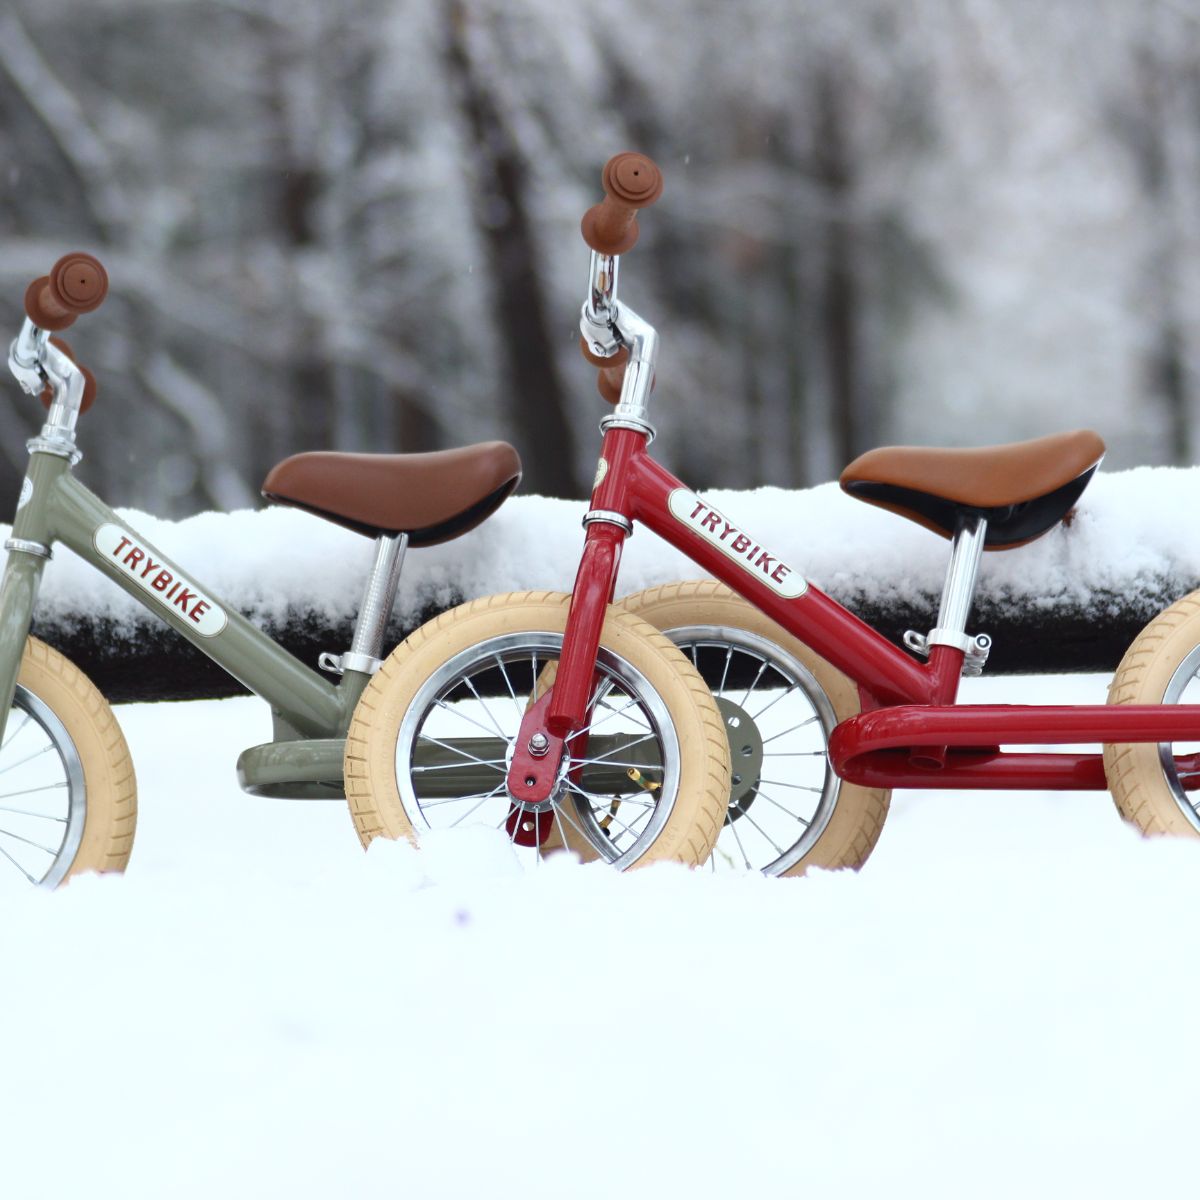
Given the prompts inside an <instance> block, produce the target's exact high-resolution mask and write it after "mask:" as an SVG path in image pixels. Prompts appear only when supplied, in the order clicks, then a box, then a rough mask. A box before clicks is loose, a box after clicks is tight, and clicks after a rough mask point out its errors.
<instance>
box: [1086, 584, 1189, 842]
mask: <svg viewBox="0 0 1200 1200" xmlns="http://www.w3.org/2000/svg"><path fill="white" fill-rule="evenodd" d="M1108 702H1109V703H1110V704H1200V592H1192V593H1191V595H1189V596H1184V597H1183V599H1182V600H1177V601H1176V602H1175V603H1174V604H1172V605H1171V606H1170V607H1169V608H1166V609H1164V610H1163V611H1162V612H1161V613H1159V614H1158V616H1157V617H1155V618H1154V620H1152V621H1151V622H1150V624H1149V625H1147V626H1146V628H1145V629H1143V630H1142V632H1141V633H1140V634H1138V636H1137V637H1136V638H1135V639H1134V641H1133V644H1132V645H1131V646H1130V647H1129V649H1128V650H1126V652H1125V657H1124V658H1123V659H1122V660H1121V664H1120V666H1118V667H1117V673H1116V674H1115V675H1114V676H1113V681H1112V683H1111V685H1110V686H1109V689H1108ZM1104 773H1105V776H1106V777H1107V780H1108V787H1109V791H1111V792H1112V796H1113V800H1115V801H1116V805H1117V808H1118V809H1119V810H1120V812H1121V815H1122V816H1123V817H1124V818H1125V819H1126V820H1127V821H1132V822H1133V823H1134V824H1135V825H1137V826H1138V828H1139V829H1141V831H1142V832H1143V833H1147V834H1164V833H1170V834H1183V835H1185V836H1190V837H1198V836H1200V813H1198V812H1197V806H1198V805H1200V738H1198V739H1196V740H1195V741H1189V742H1175V743H1167V742H1161V743H1155V742H1141V743H1125V744H1121V743H1115V744H1112V745H1107V746H1105V747H1104Z"/></svg>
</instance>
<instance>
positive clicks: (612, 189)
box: [580, 150, 663, 254]
mask: <svg viewBox="0 0 1200 1200" xmlns="http://www.w3.org/2000/svg"><path fill="white" fill-rule="evenodd" d="M600 180H601V182H602V183H603V185H604V199H603V200H601V201H600V203H599V204H594V205H593V206H592V207H591V208H589V209H588V210H587V212H586V213H584V215H583V221H582V222H581V224H580V228H581V229H582V231H583V240H584V241H585V242H587V244H588V245H589V246H590V247H591V248H592V249H593V250H595V251H596V252H597V253H598V254H624V253H625V252H626V251H627V250H632V249H633V246H634V244H635V243H636V242H637V239H638V224H637V215H638V210H639V209H642V208H646V207H647V206H648V205H651V204H653V203H654V202H655V200H657V199H658V198H659V196H661V195H662V189H663V178H662V172H661V171H660V170H659V169H658V167H657V166H655V164H654V162H653V160H651V159H649V158H647V157H646V156H645V155H644V154H634V153H633V152H632V151H628V150H627V151H626V152H625V153H624V154H617V155H614V156H613V157H612V158H610V159H609V160H608V162H606V163H605V164H604V170H603V172H602V173H601V175H600Z"/></svg>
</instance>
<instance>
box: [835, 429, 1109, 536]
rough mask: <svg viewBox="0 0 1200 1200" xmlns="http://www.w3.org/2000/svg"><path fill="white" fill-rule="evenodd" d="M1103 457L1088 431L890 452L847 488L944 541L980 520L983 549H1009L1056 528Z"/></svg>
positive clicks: (861, 463)
mask: <svg viewBox="0 0 1200 1200" xmlns="http://www.w3.org/2000/svg"><path fill="white" fill-rule="evenodd" d="M1103 457H1104V442H1103V441H1102V439H1101V438H1100V436H1099V434H1096V433H1093V432H1092V431H1091V430H1090V429H1079V430H1076V431H1074V432H1073V433H1055V434H1051V435H1050V436H1049V437H1041V438H1034V439H1033V440H1032V441H1028V442H1012V443H1010V444H1008V445H1005V446H981V447H979V448H977V449H967V450H952V449H929V448H927V447H923V446H885V447H882V448H880V449H878V450H868V451H867V452H866V454H861V455H859V457H858V458H856V459H855V460H854V461H853V462H852V463H851V464H850V465H849V466H848V467H847V468H846V469H845V470H844V471H843V472H842V476H841V485H842V489H843V491H845V492H847V493H848V494H849V495H851V496H853V497H855V498H856V499H858V500H865V501H866V502H867V503H868V504H874V505H877V506H878V507H879V508H886V509H887V510H888V511H889V512H894V513H898V514H899V515H900V516H902V517H907V518H908V519H909V520H910V521H916V522H917V524H918V525H924V526H925V528H926V529H931V530H933V532H934V533H939V534H941V535H942V536H943V537H953V536H954V531H955V529H956V528H957V527H958V524H959V519H960V518H961V517H962V516H965V515H977V516H981V517H983V518H984V520H986V521H987V536H986V541H985V543H984V548H985V549H987V550H1008V549H1011V548H1012V547H1014V546H1021V545H1024V544H1025V543H1026V542H1031V541H1033V539H1034V538H1038V537H1041V536H1042V534H1044V533H1046V532H1047V531H1048V530H1050V529H1053V528H1054V526H1055V525H1057V524H1058V523H1059V522H1060V521H1061V520H1062V519H1063V518H1064V517H1065V516H1066V515H1067V513H1069V512H1070V511H1071V509H1072V508H1073V507H1074V505H1075V502H1076V501H1077V500H1078V499H1079V497H1080V496H1081V495H1082V494H1083V489H1084V488H1085V487H1087V485H1088V481H1089V480H1090V479H1091V477H1092V476H1093V475H1094V474H1095V472H1096V468H1097V467H1098V466H1099V465H1100V460H1101V459H1102V458H1103Z"/></svg>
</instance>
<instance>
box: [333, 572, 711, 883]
mask: <svg viewBox="0 0 1200 1200" xmlns="http://www.w3.org/2000/svg"><path fill="white" fill-rule="evenodd" d="M569 604H570V597H569V596H567V595H563V594H560V593H556V592H518V593H513V594H510V595H501V596H489V597H486V598H484V599H482V600H475V601H473V602H471V603H469V604H464V605H462V606H460V607H459V608H456V609H452V610H451V611H449V612H446V613H443V614H442V615H441V616H439V617H437V618H435V619H434V620H432V621H430V622H429V623H428V624H426V625H424V626H422V627H421V628H420V629H418V630H417V631H416V632H415V633H413V634H412V635H411V636H410V637H409V638H408V639H407V640H406V641H404V642H403V643H402V644H401V645H400V646H398V647H397V648H396V650H395V651H393V653H392V654H391V655H390V656H389V657H388V659H387V660H386V661H385V662H384V664H383V666H382V667H381V668H380V669H379V671H378V672H377V673H376V675H375V676H374V677H373V678H372V680H371V682H370V684H369V685H368V686H367V689H366V690H365V691H364V693H363V695H362V698H361V699H360V700H359V702H358V706H357V707H356V709H355V711H354V718H353V721H352V722H351V725H350V730H349V733H348V736H347V739H346V756H345V782H346V797H347V799H348V801H349V804H350V811H351V815H352V816H353V818H354V824H355V827H356V828H357V830H358V835H359V838H360V839H361V840H362V843H363V845H364V846H366V845H368V844H369V843H370V842H371V841H372V839H374V838H376V837H388V838H408V839H409V840H410V841H413V842H414V843H415V842H417V841H419V839H420V836H421V835H422V833H424V832H425V831H426V830H428V829H431V828H443V827H450V826H461V825H462V824H466V823H467V822H468V821H480V822H482V823H484V824H491V825H493V826H495V827H498V828H504V827H505V819H506V816H507V815H508V814H510V813H511V811H512V810H511V804H510V801H509V799H508V797H507V793H506V791H505V789H504V778H505V770H506V768H505V764H504V759H503V757H501V756H500V755H498V754H496V753H495V752H494V751H493V752H491V754H490V756H489V761H488V762H486V763H483V765H482V766H480V765H479V764H480V763H482V759H481V758H480V757H479V755H478V754H476V755H475V757H474V759H473V766H472V769H475V770H476V771H477V773H478V772H481V771H490V772H491V774H490V775H489V776H488V779H487V782H488V783H491V782H492V781H493V780H494V781H495V782H494V785H493V789H492V792H491V793H490V794H489V793H486V792H483V791H470V790H469V789H468V791H467V793H466V795H465V796H464V797H463V798H462V801H461V803H459V801H458V798H457V797H456V796H455V795H453V794H452V793H453V791H454V786H455V785H454V782H453V780H452V779H451V780H449V781H447V780H445V779H444V778H441V777H439V778H438V780H437V783H438V784H439V786H442V787H443V788H444V789H446V790H447V791H448V792H449V793H451V794H449V795H445V796H443V795H439V797H438V799H437V800H436V801H434V800H429V799H428V798H427V797H426V798H425V799H422V798H421V797H419V796H418V791H419V789H420V788H421V787H423V786H427V784H426V782H425V781H426V779H427V778H428V777H425V776H417V775H416V774H415V772H414V770H413V768H414V766H418V767H419V764H418V763H417V761H416V760H417V759H418V758H419V757H420V750H421V749H422V748H425V749H427V748H429V747H431V746H432V747H435V748H437V749H439V750H441V751H442V752H443V753H449V754H451V755H453V754H455V753H460V752H461V751H457V750H454V749H450V750H445V749H444V748H445V747H454V746H456V745H457V746H459V747H461V746H464V745H467V744H469V743H467V741H466V739H467V738H469V737H471V736H472V735H474V736H475V737H476V738H477V739H480V738H483V737H484V735H488V734H489V733H491V732H493V731H494V740H495V743H496V744H497V745H499V746H501V747H503V748H505V749H507V747H508V746H509V745H510V744H511V742H512V740H513V739H514V738H515V736H516V733H517V731H518V729H519V727H520V723H521V718H522V715H523V713H524V711H525V709H526V707H527V705H528V704H529V702H530V695H531V694H532V693H533V691H534V689H535V687H536V682H537V680H538V679H539V678H540V677H541V675H542V674H543V672H544V668H545V665H546V664H547V662H551V661H554V660H555V659H556V658H557V654H558V650H559V648H560V647H561V643H562V634H563V630H564V629H565V626H566V618H567V609H568V606H569ZM600 654H601V662H600V665H599V666H598V672H599V673H600V676H601V678H602V680H603V681H604V682H603V683H602V685H601V687H600V688H599V689H598V690H599V691H601V692H603V693H604V695H603V698H602V700H601V702H600V703H601V707H604V706H605V705H609V708H608V712H607V715H604V719H605V721H606V730H605V732H606V735H608V736H610V737H613V736H616V737H620V736H621V734H620V730H621V729H622V728H624V727H625V726H629V727H631V729H632V732H630V734H629V744H630V745H633V744H634V742H633V739H634V738H635V737H638V738H640V740H641V741H642V742H643V743H644V742H647V741H649V742H650V743H651V744H652V747H655V748H657V750H659V751H661V768H656V769H655V770H654V771H652V772H648V777H649V775H653V777H654V779H655V781H656V782H658V783H659V784H660V787H659V789H658V790H657V791H654V792H649V791H648V792H639V793H635V794H634V795H633V796H632V797H628V796H627V797H626V798H625V799H624V800H622V801H621V804H620V809H621V812H622V815H621V816H620V817H619V818H617V822H618V824H619V828H617V827H616V826H614V825H613V824H611V823H610V825H609V826H608V828H607V830H606V829H604V828H603V827H602V826H601V825H600V823H599V817H598V816H597V814H598V813H600V812H601V810H602V809H604V808H606V805H607V798H600V799H603V800H604V804H603V805H599V807H598V806H597V804H594V803H593V801H597V798H596V797H589V796H588V795H584V794H583V793H585V792H586V784H587V770H588V769H589V768H588V765H587V760H586V758H583V761H582V762H580V763H579V765H578V768H577V770H576V769H575V768H573V769H572V771H570V772H568V773H567V776H566V777H565V778H566V780H570V781H571V782H569V783H568V782H566V781H564V785H563V786H564V788H565V789H566V790H565V792H564V794H563V795H562V796H561V797H560V799H559V801H558V802H556V804H555V806H554V809H553V814H552V815H553V821H554V826H555V827H556V828H557V829H559V830H563V829H572V830H573V831H574V832H577V833H579V834H580V836H584V835H589V836H590V837H591V838H592V842H591V843H589V844H590V845H592V847H593V854H592V857H603V858H605V859H607V860H609V861H611V862H613V864H614V865H615V866H617V867H619V868H621V869H625V868H628V867H633V866H638V867H640V866H645V865H647V864H650V863H654V862H660V861H664V860H668V861H675V862H681V863H686V864H688V865H691V866H695V865H698V864H699V863H702V862H704V861H705V860H706V859H707V858H708V856H709V853H710V851H711V850H712V847H713V844H714V843H715V841H716V839H717V835H718V833H719V832H720V829H721V823H722V821H723V819H724V816H725V804H726V798H727V796H728V794H729V749H728V739H727V738H726V737H725V733H724V728H723V726H722V724H721V719H720V716H719V714H718V712H717V709H716V706H715V705H714V703H713V700H712V696H711V694H710V693H709V690H708V688H707V687H705V685H704V682H703V680H701V679H700V677H699V675H698V674H697V673H696V672H695V670H694V669H693V668H692V666H691V664H690V663H689V662H688V661H687V660H686V659H685V658H684V657H683V656H682V655H681V654H680V653H679V651H678V650H676V649H675V647H674V646H672V645H671V643H670V642H669V641H667V639H666V638H664V637H662V635H661V634H659V633H657V632H656V631H655V630H654V629H653V628H652V627H651V626H649V625H647V624H646V623H645V622H643V621H641V620H639V619H638V618H637V617H634V616H632V615H630V614H628V613H619V612H615V611H612V610H610V612H609V615H608V616H607V618H606V620H605V622H604V628H603V631H602V634H601V639H600ZM485 679H487V680H490V682H491V685H492V692H493V693H494V694H495V695H497V696H498V699H497V701H496V702H495V703H492V702H491V700H490V699H489V696H488V695H487V693H486V686H485V685H484V683H483V681H484V680H485ZM605 688H607V689H608V690H607V691H605ZM477 692H479V693H481V694H483V698H482V699H480V697H479V695H478V694H476V693H477ZM626 701H629V708H628V709H620V706H621V704H624V703H625V702H626ZM618 709H620V712H618ZM595 716H596V719H597V721H598V720H599V719H600V717H601V716H602V714H601V713H600V711H599V710H597V713H596V714H595ZM642 720H644V721H645V722H646V728H647V729H649V730H650V734H648V735H647V736H646V737H644V738H641V735H640V733H639V732H638V730H637V729H636V728H635V726H636V724H637V722H639V721H642ZM435 722H438V724H435ZM481 744H486V742H485V743H481ZM585 754H586V752H585ZM465 757H466V755H465V754H464V758H465ZM581 757H582V756H581ZM455 761H456V760H453V759H452V760H451V762H452V764H453V762H455ZM419 769H422V770H441V767H419ZM580 784H582V785H583V787H582V789H581V788H580V786H579V785H580ZM480 786H482V785H480ZM476 800H479V803H478V804H477V805H476V806H475V809H470V811H468V808H469V804H470V803H472V802H474V801H476ZM476 809H478V812H476ZM610 830H611V832H609V831H610ZM562 840H564V839H563V838H562V837H561V835H560V836H559V837H558V838H557V839H556V841H557V842H558V844H561V842H562Z"/></svg>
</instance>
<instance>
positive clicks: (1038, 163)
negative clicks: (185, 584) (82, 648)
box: [0, 0, 1200, 515]
mask: <svg viewBox="0 0 1200 1200" xmlns="http://www.w3.org/2000/svg"><path fill="white" fill-rule="evenodd" d="M1198 114H1200V19H1198V18H1197V16H1196V15H1195V13H1194V12H1193V6H1192V4H1191V0H1151V2H1148V3H1140V2H1138V0H1094V2H1092V0H1063V2H1062V3H1060V4H1057V5H1053V6H1049V7H1047V6H1045V5H1044V4H1041V3H1037V2H1035V0H972V3H970V4H969V5H956V4H950V3H948V2H947V0H907V2H905V3H901V2H900V0H846V2H845V3H843V4H838V5H830V4H827V3H824V2H823V0H786V2H785V0H747V2H746V3H743V4H739V5H722V4H718V3H716V2H715V0H655V2H654V3H652V4H647V3H645V0H638V2H637V3H635V2H634V0H603V2H601V3H598V4H593V5H587V6H583V7H581V8H572V9H570V10H564V8H563V6H562V5H560V4H558V3H556V2H555V0H325V2H322V0H87V2H86V3H84V2H83V0H38V2H37V3H36V4H35V3H34V2H33V0H8V3H7V4H6V6H5V8H4V9H3V11H0V162H2V163H3V164H4V166H3V168H0V320H2V321H3V322H4V323H5V327H7V328H10V329H12V330H14V331H15V328H16V326H17V323H18V321H19V308H18V304H19V300H20V296H21V293H22V290H23V286H24V283H25V282H26V281H27V280H28V279H29V278H30V277H32V276H33V275H36V274H40V273H42V272H44V271H45V270H46V269H47V267H48V266H49V264H50V263H51V262H52V261H53V260H54V259H55V258H56V257H57V256H58V255H59V254H60V253H62V252H63V251H64V250H67V249H71V248H77V247H78V248H83V249H89V250H93V251H95V252H96V253H98V254H100V255H101V257H102V258H103V259H104V260H105V261H106V263H107V264H108V265H109V267H110V274H111V276H112V282H113V297H112V299H110V301H109V303H108V304H107V305H106V307H105V308H104V309H103V310H102V311H101V313H100V314H97V316H96V317H94V318H89V319H88V320H87V321H86V323H81V328H80V330H79V333H78V336H77V337H76V338H75V341H76V347H77V349H79V350H80V352H81V354H83V355H84V356H85V357H86V358H87V360H88V361H89V362H90V363H92V365H93V366H94V367H95V369H96V370H97V373H98V375H99V377H100V381H101V393H102V396H101V403H100V406H98V408H97V409H96V416H95V417H93V418H91V419H90V420H89V421H88V423H87V426H86V427H85V430H84V435H83V439H84V445H85V447H86V448H87V450H88V463H87V465H86V467H85V470H86V472H87V475H86V478H88V479H89V481H91V482H92V483H94V484H95V485H96V486H97V487H98V488H99V489H100V490H101V491H102V492H103V493H104V494H105V495H106V497H107V498H109V499H111V500H113V501H114V502H118V503H125V504H132V505H137V506H142V507H146V508H151V509H154V510H156V511H160V512H163V513H164V514H165V515H179V514H183V513H186V512H191V511H195V510H196V509H198V508H204V507H212V506H220V507H228V506H238V505H245V504H249V503H253V502H254V501H255V497H256V488H257V484H258V482H259V480H260V479H261V478H262V476H263V474H264V473H265V471H266V470H267V469H268V468H269V467H270V466H271V464H272V463H273V462H275V461H276V460H277V459H278V458H280V457H282V456H283V455H285V454H288V453H292V452H294V451H296V450H300V449H306V448H320V447H330V446H336V447H339V448H343V449H352V450H392V451H396V450H423V449H430V448H433V447H437V446H446V445H452V444H457V443H462V442H467V441H473V440H480V439H482V438H486V437H498V436H503V437H507V438H509V439H510V440H512V441H513V442H514V443H515V444H516V445H517V446H518V448H519V449H520V450H521V452H522V455H523V457H524V458H525V460H526V464H527V468H528V472H527V481H526V490H541V491H546V492H550V493H560V494H570V495H580V494H582V492H583V490H584V489H585V487H586V481H587V480H588V479H589V478H590V475H591V463H592V462H593V461H594V458H595V453H596V449H597V441H596V435H595V421H596V418H597V416H598V415H599V414H600V413H601V411H602V407H603V406H602V403H601V402H600V401H599V400H598V398H597V397H596V395H595V393H594V391H593V384H592V375H591V373H590V371H589V370H588V369H587V367H586V366H585V364H584V363H583V362H582V360H581V359H580V358H579V356H578V352H577V348H576V331H575V321H576V314H577V312H578V305H579V302H580V300H581V299H582V286H583V283H584V269H585V265H586V251H585V250H584V248H583V246H582V243H581V241H580V238H579V234H578V221H579V217H580V216H581V214H582V213H583V211H584V210H585V209H586V208H587V207H588V206H589V205H590V204H591V203H593V202H594V201H595V200H596V199H597V198H598V177H599V169H600V166H601V165H602V163H603V162H604V160H605V159H606V158H607V157H608V156H609V155H610V154H612V153H614V152H616V151H618V150H622V149H631V148H635V149H640V150H643V151H645V152H647V153H649V154H651V155H653V156H654V157H655V158H656V159H658V160H659V162H660V164H661V165H662V167H663V168H664V171H665V173H666V192H665V195H664V199H663V201H662V202H661V204H660V206H659V208H658V209H656V210H655V211H653V212H652V213H650V214H648V215H647V216H646V218H645V219H644V222H643V236H642V240H641V242H640V243H639V246H638V247H637V250H636V251H635V253H634V254H632V255H631V256H630V259H629V262H628V263H627V269H626V272H625V274H624V279H623V293H622V294H623V295H624V296H625V298H626V299H627V300H628V301H629V302H630V303H631V304H632V305H633V306H634V307H636V308H637V309H638V310H639V311H640V312H642V313H643V314H644V315H645V316H647V317H648V318H649V319H650V320H652V321H653V322H654V323H655V324H656V325H657V326H658V327H659V329H660V332H661V334H662V337H663V346H662V354H661V360H660V370H659V381H658V388H657V391H656V411H655V420H656V421H657V423H658V424H659V426H660V428H661V429H662V431H663V434H664V439H663V442H662V443H661V445H662V447H663V453H664V455H665V457H666V459H667V461H668V462H669V463H670V464H671V465H672V466H673V467H674V468H675V469H677V470H679V471H681V472H683V473H684V474H685V475H687V476H688V477H689V478H690V479H692V480H694V482H695V483H696V484H697V485H701V486H703V485H718V484H719V485H726V486H751V485H753V484H757V483H761V482H768V481H769V482H775V483H781V484H792V485H797V484H804V483H808V482H813V481H816V480H821V479H826V478H829V477H831V476H832V475H834V474H836V472H837V470H838V469H839V468H840V466H841V465H842V464H843V463H844V462H845V461H846V460H847V459H848V458H849V457H850V456H852V455H854V454H856V453H858V452H859V451H861V450H863V449H865V448H866V447H868V446H870V445H874V444H878V443H880V442H882V441H886V440H912V441H917V440H920V441H926V440H927V441H931V442H936V443H941V444H949V443H959V444H966V443H974V444H979V443H983V442H988V441H1001V440H1006V439H1010V438H1019V437H1029V436H1034V435H1036V434H1038V433H1042V432H1046V431H1049V430H1050V429H1052V428H1060V427H1065V426H1068V425H1076V424H1093V425H1095V426H1096V427H1098V428H1100V429H1101V431H1102V432H1104V433H1105V435H1106V436H1107V437H1109V440H1110V443H1111V444H1112V446H1113V459H1114V460H1115V461H1116V462H1118V463H1129V462H1134V461H1149V462H1165V461H1183V460H1190V459H1192V458H1194V457H1195V454H1196V451H1197V448H1198V447H1197V442H1198V441H1200V421H1198V420H1197V415H1198V414H1197V412H1196V406H1197V403H1198V401H1197V386H1196V363H1197V352H1198V351H1197V338H1198V337H1200V333H1198V325H1197V317H1198V316H1200V313H1198V312H1197V308H1198V306H1200V297H1198V294H1197V293H1198V285H1197V277H1196V269H1197V258H1198V254H1200V204H1198V203H1197V201H1198V200H1200V196H1198V195H1197V192H1198V191H1200V116H1198ZM0 397H2V398H0V502H2V499H3V496H5V495H9V496H11V495H12V494H14V493H15V490H16V487H17V484H18V480H19V472H20V470H21V469H22V466H23V458H24V455H23V442H24V439H25V438H26V437H27V436H28V434H29V433H30V432H31V431H32V430H33V429H34V428H35V427H36V424H37V413H36V412H34V411H31V410H30V406H29V405H28V404H27V402H25V401H24V399H23V398H22V397H21V396H20V394H19V393H18V392H17V391H16V389H15V388H14V387H7V388H4V389H3V390H2V391H0Z"/></svg>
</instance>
